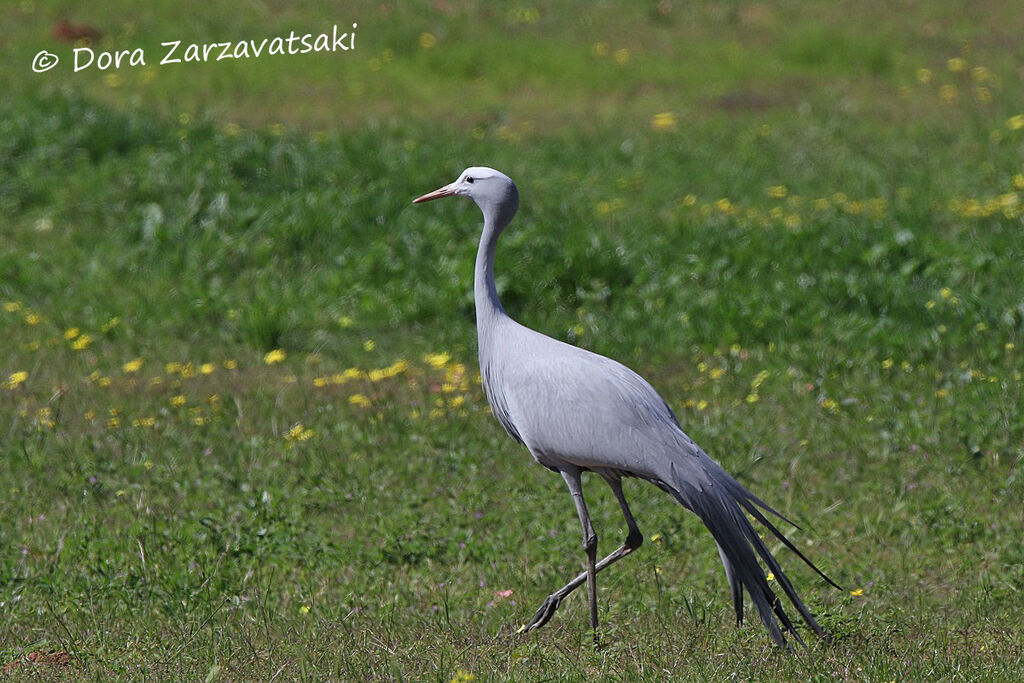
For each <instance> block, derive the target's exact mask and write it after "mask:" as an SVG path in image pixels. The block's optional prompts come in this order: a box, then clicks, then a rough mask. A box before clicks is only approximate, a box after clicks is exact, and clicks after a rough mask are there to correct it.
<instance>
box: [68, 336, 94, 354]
mask: <svg viewBox="0 0 1024 683" xmlns="http://www.w3.org/2000/svg"><path fill="white" fill-rule="evenodd" d="M91 343H92V337H90V336H89V335H87V334H82V335H79V336H78V338H77V339H75V340H74V341H73V342H71V348H73V349H74V350H75V351H83V350H85V349H87V348H89V344H91Z"/></svg>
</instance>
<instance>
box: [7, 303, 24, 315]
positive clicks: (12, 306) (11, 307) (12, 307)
mask: <svg viewBox="0 0 1024 683" xmlns="http://www.w3.org/2000/svg"><path fill="white" fill-rule="evenodd" d="M4 310H6V311H7V312H8V313H16V312H17V311H20V310H21V302H18V301H5V302H4Z"/></svg>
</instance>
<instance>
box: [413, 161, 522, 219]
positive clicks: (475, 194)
mask: <svg viewBox="0 0 1024 683" xmlns="http://www.w3.org/2000/svg"><path fill="white" fill-rule="evenodd" d="M453 196H460V197H469V198H470V199H472V200H473V201H474V202H476V205H477V206H479V207H480V210H481V211H483V212H484V215H485V216H493V218H494V219H495V220H497V221H498V222H499V223H502V224H505V223H507V222H508V221H510V220H512V215H513V214H515V212H516V209H517V208H518V207H519V191H518V190H517V189H516V184H515V183H513V182H512V179H511V178H509V177H508V176H507V175H505V174H504V173H502V172H501V171H495V170H494V169H493V168H487V167H486V166H471V167H469V168H467V169H466V170H465V171H463V172H462V173H461V174H460V175H459V177H458V178H457V179H456V180H455V181H453V182H451V183H448V184H447V185H445V186H444V187H440V188H438V189H436V190H434V191H433V192H429V193H427V194H425V195H423V196H422V197H417V198H416V199H414V200H412V202H413V204H419V203H420V202H429V201H431V200H432V199H440V198H441V197H453Z"/></svg>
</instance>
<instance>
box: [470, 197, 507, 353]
mask: <svg viewBox="0 0 1024 683" xmlns="http://www.w3.org/2000/svg"><path fill="white" fill-rule="evenodd" d="M510 218H511V216H504V215H501V212H498V211H484V229H483V233H482V234H481V235H480V246H479V247H478V248H477V252H476V267H475V269H474V272H473V298H474V300H475V303H476V327H477V337H478V340H479V342H480V350H481V352H482V351H483V350H484V347H485V346H486V345H487V342H488V340H489V339H490V335H491V332H492V331H493V329H494V327H495V325H496V324H497V323H498V322H500V321H501V320H503V319H505V318H508V315H507V314H506V313H505V309H504V308H503V307H502V305H501V300H500V299H498V288H497V286H496V285H495V284H494V251H495V248H496V247H497V245H498V236H499V235H500V234H501V231H502V229H503V228H504V227H505V225H507V224H508V222H509V219H510Z"/></svg>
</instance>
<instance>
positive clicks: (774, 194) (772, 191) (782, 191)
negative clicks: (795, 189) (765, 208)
mask: <svg viewBox="0 0 1024 683" xmlns="http://www.w3.org/2000/svg"><path fill="white" fill-rule="evenodd" d="M788 192H789V190H787V189H786V186H785V185H773V186H772V187H769V188H768V196H769V197H771V198H772V199H782V198H783V197H785V196H786V194H788Z"/></svg>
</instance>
